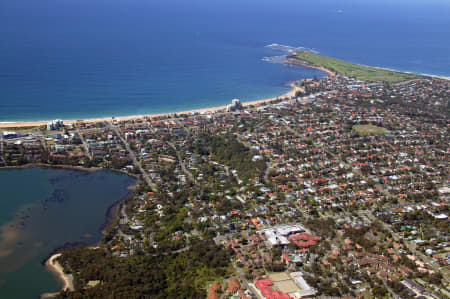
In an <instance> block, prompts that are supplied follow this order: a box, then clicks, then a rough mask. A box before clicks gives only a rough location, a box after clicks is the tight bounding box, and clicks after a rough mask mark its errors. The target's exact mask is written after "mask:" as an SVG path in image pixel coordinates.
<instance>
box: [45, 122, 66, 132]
mask: <svg viewBox="0 0 450 299" xmlns="http://www.w3.org/2000/svg"><path fill="white" fill-rule="evenodd" d="M63 125H64V124H63V121H62V120H60V119H55V120H52V121H49V122H48V123H47V130H48V131H53V130H58V129H59V128H61V127H62V126H63Z"/></svg>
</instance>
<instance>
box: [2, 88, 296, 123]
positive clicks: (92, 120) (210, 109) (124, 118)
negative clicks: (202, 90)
mask: <svg viewBox="0 0 450 299" xmlns="http://www.w3.org/2000/svg"><path fill="white" fill-rule="evenodd" d="M293 82H295V81H291V82H289V83H288V84H289V85H290V86H291V90H290V91H288V92H286V93H284V94H281V95H279V96H275V97H271V98H266V99H261V100H254V101H249V102H243V103H242V106H243V107H248V106H254V105H261V104H264V103H269V102H272V101H276V100H279V99H282V98H286V97H291V96H294V95H295V93H296V92H297V91H299V90H301V88H299V87H297V86H295V85H294V83H293ZM226 108H227V105H222V106H215V107H208V108H199V109H192V110H185V111H178V112H175V111H174V112H166V113H156V114H141V115H125V116H115V115H113V116H111V117H99V118H88V119H78V120H75V119H63V121H64V124H65V125H67V124H74V123H76V122H80V121H81V122H84V123H91V124H92V123H100V122H105V121H109V122H111V121H113V120H117V121H128V120H137V119H143V118H159V117H169V116H172V115H173V114H178V115H180V114H193V113H200V114H206V113H214V112H218V111H221V110H225V109H226ZM49 121H51V120H36V121H5V122H0V129H8V128H25V127H39V126H44V125H47V123H48V122H49Z"/></svg>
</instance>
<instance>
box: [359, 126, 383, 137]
mask: <svg viewBox="0 0 450 299" xmlns="http://www.w3.org/2000/svg"><path fill="white" fill-rule="evenodd" d="M352 131H353V132H355V133H357V134H359V135H360V136H369V135H381V134H385V133H386V130H385V129H384V128H381V127H377V126H374V125H355V126H353V127H352Z"/></svg>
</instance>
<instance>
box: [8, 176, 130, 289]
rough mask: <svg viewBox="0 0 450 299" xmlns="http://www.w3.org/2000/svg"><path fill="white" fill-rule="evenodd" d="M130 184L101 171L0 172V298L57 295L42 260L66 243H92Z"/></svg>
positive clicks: (56, 283) (54, 280)
mask: <svg viewBox="0 0 450 299" xmlns="http://www.w3.org/2000/svg"><path fill="white" fill-rule="evenodd" d="M134 184H135V179H134V178H132V177H129V176H127V175H125V174H119V173H116V172H112V171H106V170H103V171H97V172H87V171H74V170H66V169H46V168H27V169H1V170H0V190H1V194H0V298H38V297H39V296H40V295H41V294H42V293H45V292H55V291H59V290H60V288H61V285H60V282H59V281H58V279H57V277H56V276H55V275H54V274H52V273H50V272H49V271H47V270H46V268H45V267H44V266H42V264H41V263H42V261H43V260H44V259H45V258H47V257H48V255H49V254H50V253H51V252H52V251H53V250H55V249H56V248H59V247H61V246H64V245H65V244H66V243H79V242H81V243H86V244H95V243H96V242H98V241H99V240H100V238H101V229H102V227H103V226H104V224H105V223H106V213H107V211H108V208H109V207H110V206H111V205H113V204H114V203H115V202H117V201H119V200H123V199H124V198H125V197H126V196H127V195H128V194H129V193H130V192H131V191H130V190H128V186H131V185H134Z"/></svg>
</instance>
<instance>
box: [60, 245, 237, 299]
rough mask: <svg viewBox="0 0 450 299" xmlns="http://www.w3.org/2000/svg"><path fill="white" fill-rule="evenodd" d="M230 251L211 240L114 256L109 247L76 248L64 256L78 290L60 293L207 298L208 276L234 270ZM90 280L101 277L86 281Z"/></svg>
mask: <svg viewBox="0 0 450 299" xmlns="http://www.w3.org/2000/svg"><path fill="white" fill-rule="evenodd" d="M229 258H230V256H229V251H227V250H225V249H223V247H220V246H216V245H215V244H214V243H213V242H212V241H195V243H194V244H192V246H191V247H190V249H189V250H187V251H184V252H181V253H177V254H173V255H167V256H166V255H161V256H149V255H135V256H130V257H127V258H121V257H118V256H111V254H110V253H109V252H108V251H106V250H104V249H86V248H85V247H77V248H71V249H67V250H65V251H63V255H62V256H61V257H60V262H62V264H63V265H64V268H65V270H66V271H68V272H71V273H73V274H74V284H75V288H76V290H75V292H70V293H69V292H61V293H60V295H59V296H58V298H205V297H206V285H207V282H208V281H211V280H214V279H217V278H219V277H223V276H226V275H227V274H228V273H229V272H228V271H229V263H230V261H229ZM89 281H100V283H99V284H98V285H96V286H95V287H86V286H87V284H88V282H89Z"/></svg>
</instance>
